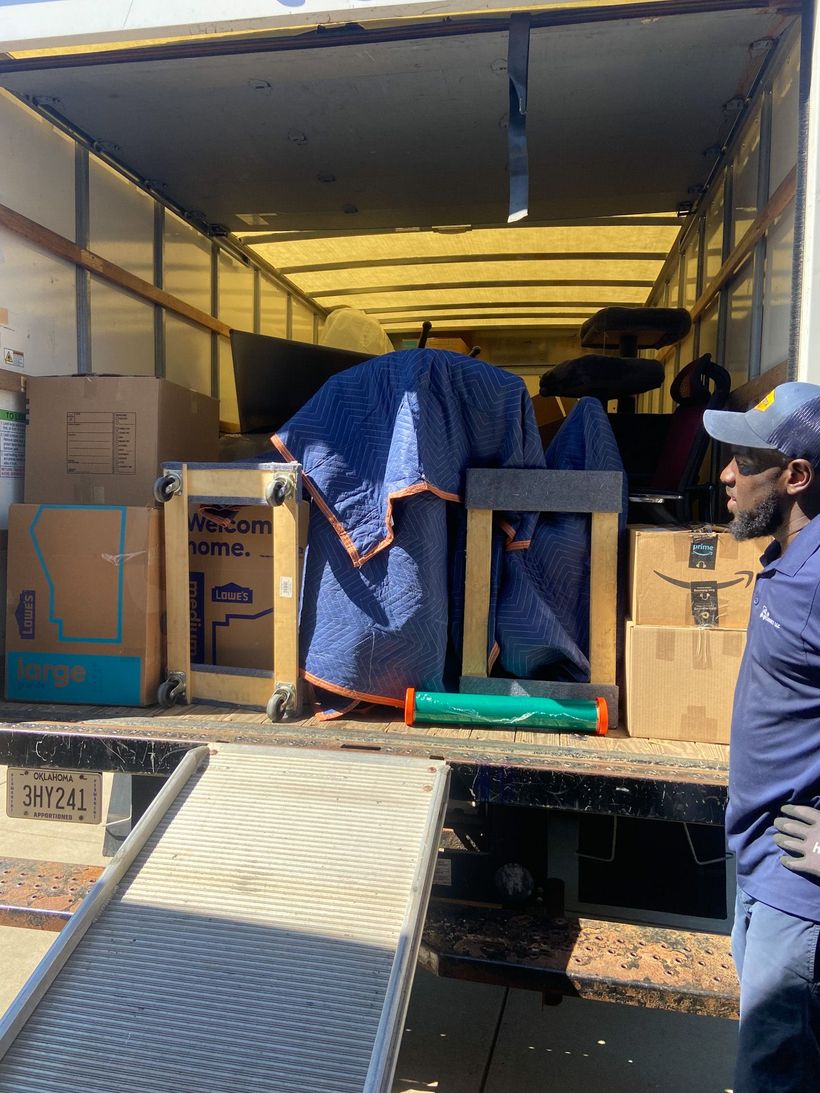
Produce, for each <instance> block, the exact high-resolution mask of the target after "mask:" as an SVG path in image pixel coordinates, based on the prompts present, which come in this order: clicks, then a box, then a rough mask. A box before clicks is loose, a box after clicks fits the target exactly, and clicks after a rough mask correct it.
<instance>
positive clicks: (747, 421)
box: [703, 383, 820, 464]
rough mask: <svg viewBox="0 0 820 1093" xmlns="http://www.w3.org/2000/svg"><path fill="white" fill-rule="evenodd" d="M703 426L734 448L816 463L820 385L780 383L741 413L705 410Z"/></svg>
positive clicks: (818, 458) (819, 446) (818, 455)
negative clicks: (766, 449) (772, 453)
mask: <svg viewBox="0 0 820 1093" xmlns="http://www.w3.org/2000/svg"><path fill="white" fill-rule="evenodd" d="M703 427H704V428H705V429H706V432H707V433H708V434H709V436H711V437H713V438H714V439H715V440H719V441H720V442H721V443H722V444H731V445H732V447H734V448H768V449H770V450H772V451H778V452H782V453H783V455H785V456H788V457H789V458H790V459H808V460H809V461H810V462H811V463H813V464H817V463H820V386H818V385H817V384H816V383H782V384H781V385H780V386H779V387H775V388H774V390H772V391H769V393H768V395H765V396H764V397H763V398H762V399H761V400H760V402H758V404H757V406H753V407H752V409H751V410H747V411H746V412H745V413H739V412H738V411H735V410H705V411H704V414H703Z"/></svg>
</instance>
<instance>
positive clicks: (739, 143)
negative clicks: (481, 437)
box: [639, 29, 800, 413]
mask: <svg viewBox="0 0 820 1093" xmlns="http://www.w3.org/2000/svg"><path fill="white" fill-rule="evenodd" d="M799 64H800V40H799V35H798V34H797V31H796V29H795V31H794V32H793V33H792V34H790V35H789V36H787V38H786V39H785V40H784V41H782V42H781V43H780V44H779V46H778V47H777V52H776V54H775V55H774V56H773V58H772V62H771V64H770V65H769V68H768V70H767V72H766V75H765V78H764V79H763V80H762V81H761V84H760V85H759V87H758V88H757V91H756V93H755V96H754V99H753V101H752V102H751V103H750V104H749V106H748V108H747V110H746V116H745V119H744V121H743V124H742V125H741V126H740V127H739V130H738V132H737V133H736V135H735V137H734V139H733V140H732V142H731V144H730V145H729V146H728V147H727V149H726V151H725V155H724V156H723V157H722V164H721V167H720V169H719V171H718V172H716V174H715V176H714V178H713V180H712V182H711V184H710V185H709V187H708V189H707V190H706V192H705V193H704V194H703V195H702V197H701V199H700V201H699V202H698V204H697V206H696V211H695V213H694V215H693V216H692V217H691V219H690V222H689V223H687V224H686V225H685V227H684V230H683V231H682V233H681V236H680V237H679V239H678V241H677V243H676V245H675V247H674V248H673V250H672V253H671V254H670V257H669V259H668V260H667V262H666V263H665V265H664V269H663V271H662V273H661V276H660V278H659V280H658V282H657V283H656V285H655V287H654V288H653V290H652V292H651V293H650V295H649V300H648V303H650V304H652V305H657V306H671V307H686V308H689V309H690V310H692V309H695V312H696V313H697V310H698V309H697V304H698V302H699V301H700V300H701V299H702V298H703V297H704V295H708V293H709V286H710V285H711V284H712V283H713V282H714V281H715V278H717V277H718V275H719V274H720V272H721V268H722V267H723V266H724V263H727V261H731V256H732V255H733V254H734V253H736V248H739V249H741V250H742V245H743V240H744V237H746V236H747V233H749V232H750V231H751V230H753V226H754V224H755V222H756V221H757V220H758V218H764V219H765V218H766V214H767V206H768V205H769V202H770V201H771V199H772V197H773V195H774V194H775V192H776V191H777V190H778V188H779V187H781V186H782V185H785V184H786V183H787V180H788V178H789V175H790V173H791V172H792V171H793V170H794V168H795V165H796V163H797V144H798V93H799V88H798V80H799ZM793 247H794V199H793V198H792V199H791V200H790V201H789V202H788V203H787V204H786V206H785V208H783V209H782V211H780V212H779V213H778V215H776V216H774V217H772V218H771V220H770V222H768V223H767V224H766V230H765V231H764V233H763V235H762V237H761V238H760V239H759V240H758V241H757V243H756V244H755V246H754V247H753V248H752V249H751V251H750V253H749V254H748V256H747V257H745V258H744V259H743V260H742V261H741V262H740V263H739V264H738V266H737V268H736V269H733V271H732V275H731V277H730V278H729V279H728V281H727V282H726V283H725V284H724V285H723V286H722V287H721V289H720V291H719V292H718V293H717V295H716V296H715V299H714V300H713V301H712V302H710V303H708V305H707V306H706V307H705V308H704V309H703V310H702V311H701V313H700V314H698V315H697V317H696V319H695V322H694V328H693V331H692V333H691V334H690V335H689V337H688V338H687V339H686V340H685V341H684V342H682V343H681V344H680V345H678V346H675V347H672V348H671V349H669V350H667V351H665V352H661V353H660V354H658V355H659V356H660V357H661V359H663V360H664V364H665V369H666V382H665V384H664V387H663V389H662V390H660V391H652V392H649V393H647V394H645V395H643V396H641V398H640V400H639V409H640V410H642V411H643V412H645V413H650V412H661V413H668V412H670V411H671V410H672V409H673V407H672V405H671V400H670V398H669V393H668V392H669V385H670V383H671V381H672V380H673V379H674V377H675V375H676V374H677V372H678V371H679V370H680V369H681V368H682V367H683V366H684V365H685V364H687V363H688V362H689V361H690V360H692V359H693V358H694V357H695V356H696V355H699V354H702V353H707V352H708V353H711V354H712V357H713V359H714V360H716V361H718V363H720V364H722V365H723V366H724V367H725V368H726V369H727V370H728V371H729V373H730V375H731V377H732V386H733V388H735V389H737V388H741V387H743V385H744V384H746V383H747V382H748V381H749V380H750V379H754V378H755V377H756V376H759V375H761V374H762V373H765V372H767V371H769V370H771V369H775V368H777V367H778V366H779V365H782V364H783V362H785V361H786V359H787V357H788V352H789V332H790V321H791V288H792V258H793Z"/></svg>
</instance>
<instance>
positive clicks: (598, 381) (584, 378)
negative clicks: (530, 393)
mask: <svg viewBox="0 0 820 1093" xmlns="http://www.w3.org/2000/svg"><path fill="white" fill-rule="evenodd" d="M663 379H664V372H663V365H662V364H661V363H660V361H652V360H644V359H643V358H642V357H603V356H599V355H597V354H589V355H587V356H585V357H576V358H575V359H574V360H570V361H562V362H561V364H556V366H555V367H554V368H552V369H551V370H550V371H549V372H545V373H544V375H543V376H542V377H541V383H540V392H541V394H542V395H559V396H564V397H565V398H583V397H584V396H585V395H591V396H592V397H593V398H598V399H601V400H602V401H604V402H606V401H608V400H609V399H613V398H623V397H624V396H626V395H640V394H643V392H644V391H653V390H655V388H657V387H660V386H661V385H662V384H663Z"/></svg>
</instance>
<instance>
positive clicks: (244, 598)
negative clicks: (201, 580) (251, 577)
mask: <svg viewBox="0 0 820 1093" xmlns="http://www.w3.org/2000/svg"><path fill="white" fill-rule="evenodd" d="M211 603H253V589H252V588H243V587H242V585H241V584H234V583H233V582H231V583H230V584H220V585H216V586H215V587H214V588H212V589H211Z"/></svg>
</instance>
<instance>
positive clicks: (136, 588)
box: [6, 505, 162, 706]
mask: <svg viewBox="0 0 820 1093" xmlns="http://www.w3.org/2000/svg"><path fill="white" fill-rule="evenodd" d="M160 564H161V551H160V522H159V512H158V511H157V510H156V509H149V508H128V507H125V506H121V505H105V506H99V507H92V506H75V505H13V506H12V508H11V510H10V514H9V552H8V591H7V596H6V697H7V698H9V699H14V700H18V701H23V702H83V703H85V702H90V703H93V704H95V705H116V706H120V705H122V706H131V705H133V706H140V705H148V704H150V703H152V702H154V701H155V699H156V692H157V685H158V683H159V680H160V670H161V659H162V656H161V654H162V645H161V632H160V612H161V583H160V582H161V568H160Z"/></svg>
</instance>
